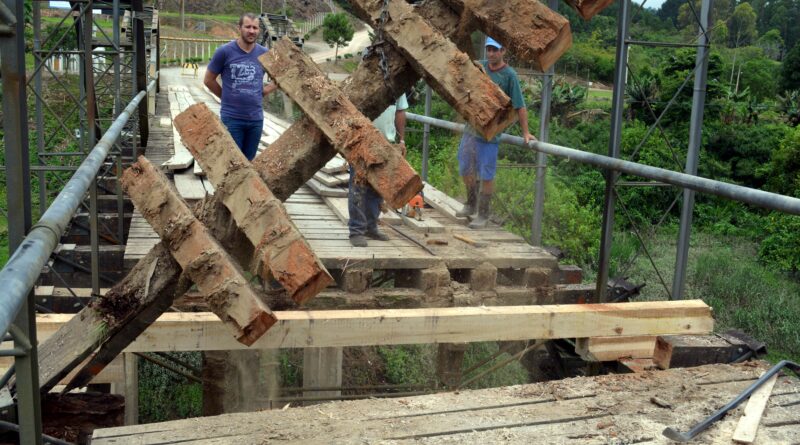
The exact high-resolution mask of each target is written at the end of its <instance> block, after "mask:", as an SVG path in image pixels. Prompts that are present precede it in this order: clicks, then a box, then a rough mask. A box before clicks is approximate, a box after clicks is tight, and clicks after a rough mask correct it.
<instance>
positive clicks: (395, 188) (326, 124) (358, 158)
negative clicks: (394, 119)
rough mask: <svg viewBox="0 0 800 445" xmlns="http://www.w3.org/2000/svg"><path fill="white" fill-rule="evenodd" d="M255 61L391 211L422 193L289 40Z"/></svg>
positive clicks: (407, 169)
mask: <svg viewBox="0 0 800 445" xmlns="http://www.w3.org/2000/svg"><path fill="white" fill-rule="evenodd" d="M259 60H260V61H261V65H262V66H263V67H264V69H265V70H266V71H267V72H268V73H269V75H270V77H271V78H272V79H273V80H274V81H275V82H276V83H277V84H278V85H279V86H280V88H281V89H282V90H283V91H284V92H286V94H288V95H289V97H291V98H292V99H293V100H294V101H295V102H297V104H298V105H299V106H300V107H301V108H302V109H303V111H304V112H305V113H306V116H308V117H309V118H310V119H311V120H312V121H314V123H315V124H316V125H317V127H318V128H319V129H320V130H321V131H322V133H324V134H325V137H327V138H328V140H330V141H331V143H332V144H333V146H334V147H336V149H337V150H339V151H340V152H341V153H342V155H344V157H345V159H347V161H348V162H349V163H350V165H353V166H354V168H355V170H356V172H357V174H356V181H358V182H361V183H364V182H369V184H370V185H371V186H372V188H374V189H375V190H376V191H377V192H378V193H379V194H380V195H381V196H383V197H384V198H385V199H386V200H387V201H388V204H389V206H391V208H395V209H397V208H400V207H402V206H403V205H405V204H406V203H407V202H408V200H409V199H411V198H412V197H413V196H414V195H416V194H417V193H419V191H420V190H422V180H421V179H420V177H419V175H417V174H416V172H415V171H414V170H413V169H412V168H411V166H410V165H408V163H407V162H406V161H405V159H403V156H402V155H401V154H400V151H399V150H398V149H397V148H395V147H393V146H392V145H391V144H390V143H389V142H387V141H386V138H385V137H384V136H383V134H381V132H380V131H379V130H378V129H377V128H375V127H374V126H373V125H372V122H370V120H369V119H368V118H367V117H365V116H364V115H363V114H361V113H360V112H359V111H358V109H357V108H356V107H355V105H353V103H352V102H350V100H349V99H348V98H347V96H345V94H344V93H342V91H341V90H339V88H338V87H336V86H335V85H334V84H333V83H332V82H331V81H330V80H329V79H328V78H327V77H326V76H325V73H323V72H322V71H321V70H320V69H319V67H317V65H316V64H315V63H314V62H313V61H312V60H311V58H309V57H308V56H307V55H305V54H304V53H303V52H302V51H301V50H300V49H299V48H297V47H296V46H295V45H294V43H292V41H291V40H289V39H288V38H286V37H284V38H283V39H281V40H279V41H277V42H276V43H275V44H274V45H273V47H272V49H271V50H270V51H269V52H267V53H265V54H264V55H262V56H261V57H259Z"/></svg>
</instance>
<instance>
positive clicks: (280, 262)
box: [173, 104, 333, 304]
mask: <svg viewBox="0 0 800 445" xmlns="http://www.w3.org/2000/svg"><path fill="white" fill-rule="evenodd" d="M173 123H174V124H175V127H176V128H177V129H178V131H179V132H180V134H181V137H182V139H183V142H184V144H185V145H186V147H187V148H188V149H189V151H191V152H192V155H193V156H194V158H195V160H196V161H197V162H199V163H200V165H201V166H202V167H203V170H204V171H205V172H206V175H207V176H208V179H209V180H211V182H212V183H213V184H214V187H215V189H216V192H215V194H216V195H217V197H218V198H219V199H222V202H223V203H224V204H225V206H226V207H227V208H228V210H229V211H230V212H231V215H232V216H233V219H234V220H235V221H236V223H237V225H238V226H239V227H240V228H241V229H242V231H243V232H244V233H245V235H247V238H248V239H249V240H250V242H252V243H253V245H254V246H256V253H255V256H254V258H253V261H251V269H252V271H253V272H254V273H257V274H258V275H259V276H261V277H263V278H265V279H270V278H274V279H276V280H278V282H280V283H281V285H282V286H283V287H284V288H285V289H286V291H287V292H288V293H289V295H291V297H292V299H294V300H295V301H296V302H297V303H298V304H302V303H303V302H305V301H306V300H308V299H309V298H311V297H313V296H315V295H316V294H317V293H319V291H321V290H322V289H324V288H325V287H327V286H328V285H329V284H330V283H332V282H333V277H331V276H330V274H329V273H328V271H327V270H326V269H325V266H323V265H322V262H321V261H320V260H319V258H317V256H316V255H315V254H314V252H313V251H312V250H311V247H310V246H309V245H308V243H307V242H306V241H305V239H304V238H303V235H301V234H300V231H299V230H298V229H297V227H296V226H295V225H294V223H293V222H292V220H291V219H290V218H289V215H288V213H286V209H285V208H284V207H283V204H281V201H280V200H278V199H277V198H275V196H274V195H273V194H272V192H271V191H270V190H269V188H268V187H267V186H266V184H264V181H263V180H262V179H261V177H260V176H259V175H258V172H256V171H255V169H254V168H253V167H252V165H251V164H250V162H248V161H247V158H245V157H244V154H242V152H241V151H240V150H239V149H238V147H236V142H235V141H234V140H233V138H232V137H231V135H230V133H228V130H227V129H226V128H225V127H224V126H223V124H222V122H221V121H220V120H219V118H218V117H217V116H215V115H214V113H212V112H211V110H209V109H208V107H207V106H206V105H205V104H195V105H192V106H191V107H189V108H187V109H186V111H184V112H183V113H181V114H179V115H178V116H176V118H175V120H174V121H173Z"/></svg>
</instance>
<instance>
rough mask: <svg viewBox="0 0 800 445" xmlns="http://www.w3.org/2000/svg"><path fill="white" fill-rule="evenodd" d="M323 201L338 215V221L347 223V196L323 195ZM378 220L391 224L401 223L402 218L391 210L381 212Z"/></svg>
mask: <svg viewBox="0 0 800 445" xmlns="http://www.w3.org/2000/svg"><path fill="white" fill-rule="evenodd" d="M323 201H325V204H327V205H328V207H330V209H331V210H333V213H335V214H336V216H337V217H339V221H341V222H342V224H344V225H347V223H348V222H349V221H350V211H349V210H348V207H347V198H332V197H329V196H325V197H323ZM378 221H383V222H384V223H386V224H390V225H393V226H397V225H401V224H403V220H402V218H400V215H398V214H397V213H396V212H393V211H391V210H390V211H388V212H381V214H380V216H379V217H378Z"/></svg>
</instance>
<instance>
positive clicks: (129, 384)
mask: <svg viewBox="0 0 800 445" xmlns="http://www.w3.org/2000/svg"><path fill="white" fill-rule="evenodd" d="M122 357H123V358H122V362H123V367H124V369H125V425H136V424H138V423H139V357H137V356H136V354H133V353H131V352H126V353H124V354H122Z"/></svg>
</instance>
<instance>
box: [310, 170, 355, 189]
mask: <svg viewBox="0 0 800 445" xmlns="http://www.w3.org/2000/svg"><path fill="white" fill-rule="evenodd" d="M314 179H316V180H317V181H319V182H321V183H322V184H324V185H327V186H328V187H338V186H340V185H342V184H347V182H348V181H349V180H350V175H349V174H348V173H338V174H335V173H334V174H328V173H325V172H323V171H322V170H320V171H318V172H317V173H316V174H315V175H314Z"/></svg>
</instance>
